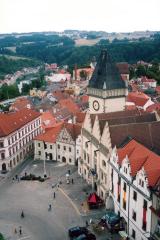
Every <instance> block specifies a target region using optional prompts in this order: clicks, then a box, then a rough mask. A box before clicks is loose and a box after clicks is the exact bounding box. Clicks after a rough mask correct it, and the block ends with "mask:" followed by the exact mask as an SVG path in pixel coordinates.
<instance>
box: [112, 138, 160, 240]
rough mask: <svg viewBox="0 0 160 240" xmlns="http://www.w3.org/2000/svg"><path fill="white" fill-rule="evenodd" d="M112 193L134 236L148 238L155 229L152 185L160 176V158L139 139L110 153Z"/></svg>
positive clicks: (128, 228)
mask: <svg viewBox="0 0 160 240" xmlns="http://www.w3.org/2000/svg"><path fill="white" fill-rule="evenodd" d="M109 165H110V168H109V169H110V196H111V198H112V199H113V203H114V204H113V205H114V211H115V212H116V213H117V214H119V215H120V216H121V217H122V219H123V223H124V227H125V231H126V232H127V234H128V235H129V237H130V239H143V240H145V239H148V238H149V237H150V236H151V232H152V218H151V206H152V202H153V199H152V190H151V189H152V188H153V187H154V186H155V184H156V183H157V181H158V180H159V178H160V157H159V156H158V155H156V154H155V153H153V152H151V151H150V150H149V149H147V148H145V147H144V146H143V145H141V144H139V143H138V142H136V141H135V140H130V141H129V142H128V143H126V144H125V145H123V146H122V147H121V148H119V149H117V148H116V147H115V148H114V149H113V150H112V153H111V156H110V161H109Z"/></svg>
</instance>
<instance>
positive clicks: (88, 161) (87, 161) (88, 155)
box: [87, 154, 89, 164]
mask: <svg viewBox="0 0 160 240" xmlns="http://www.w3.org/2000/svg"><path fill="white" fill-rule="evenodd" d="M87 163H88V164H89V154H87Z"/></svg>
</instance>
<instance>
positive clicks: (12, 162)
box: [0, 109, 41, 172]
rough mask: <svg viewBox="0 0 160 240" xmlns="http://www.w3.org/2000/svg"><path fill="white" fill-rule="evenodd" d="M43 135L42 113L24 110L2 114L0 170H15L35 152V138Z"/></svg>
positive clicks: (0, 124) (0, 120)
mask: <svg viewBox="0 0 160 240" xmlns="http://www.w3.org/2000/svg"><path fill="white" fill-rule="evenodd" d="M40 133H41V118H40V113H38V112H36V111H34V110H31V109H22V110H19V111H17V112H13V113H1V114H0V160H1V161H0V169H1V171H2V172H6V171H9V170H11V169H13V168H14V167H15V166H16V165H17V164H18V163H19V162H21V161H23V160H24V159H25V158H26V157H27V156H28V155H29V154H31V153H32V151H33V138H34V137H35V136H37V135H38V134H40Z"/></svg>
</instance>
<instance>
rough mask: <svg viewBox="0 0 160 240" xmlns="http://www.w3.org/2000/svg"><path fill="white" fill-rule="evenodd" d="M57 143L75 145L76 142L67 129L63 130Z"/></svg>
mask: <svg viewBox="0 0 160 240" xmlns="http://www.w3.org/2000/svg"><path fill="white" fill-rule="evenodd" d="M57 142H63V143H68V144H74V140H73V138H72V136H71V134H70V133H69V132H68V131H67V129H66V128H63V129H62V130H61V132H60V133H59V135H58V137H57Z"/></svg>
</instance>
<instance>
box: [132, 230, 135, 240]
mask: <svg viewBox="0 0 160 240" xmlns="http://www.w3.org/2000/svg"><path fill="white" fill-rule="evenodd" d="M132 238H133V239H136V232H135V231H134V229H132Z"/></svg>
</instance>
